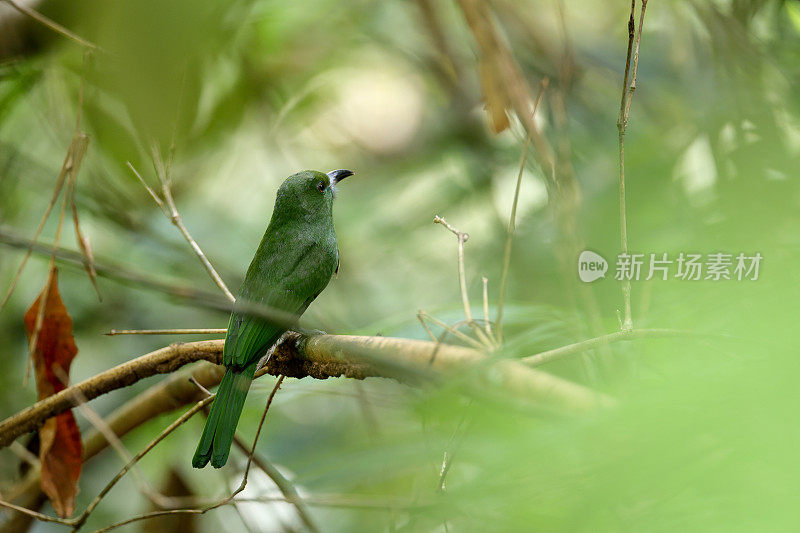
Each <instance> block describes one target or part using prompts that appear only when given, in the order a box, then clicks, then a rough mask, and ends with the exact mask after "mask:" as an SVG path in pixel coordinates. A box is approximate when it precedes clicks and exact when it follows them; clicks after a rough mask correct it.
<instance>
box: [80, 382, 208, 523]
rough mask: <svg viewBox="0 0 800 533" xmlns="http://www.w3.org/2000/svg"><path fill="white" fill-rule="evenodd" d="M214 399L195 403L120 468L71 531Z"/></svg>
mask: <svg viewBox="0 0 800 533" xmlns="http://www.w3.org/2000/svg"><path fill="white" fill-rule="evenodd" d="M213 399H214V397H213V396H209V397H207V398H204V399H202V400H200V401H199V402H197V403H196V404H195V405H194V407H192V408H191V409H189V410H188V411H186V412H185V413H184V414H183V415H181V416H180V417H179V418H178V419H177V420H175V421H174V422H173V423H172V424H170V425H169V426H167V427H166V429H164V430H163V431H162V432H161V433H159V434H158V436H157V437H156V438H155V439H153V440H152V441H150V443H148V445H147V446H145V447H144V448H142V449H141V450H140V451H139V452H138V453H137V454H136V455H135V456H134V457H133V458H132V459H131V460H130V461H128V463H127V464H126V465H125V466H123V467H122V469H121V470H120V471H119V472H117V475H116V476H114V477H113V478H112V479H111V481H109V482H108V484H107V485H106V486H105V487H103V490H101V491H100V492H99V493H98V494H97V496H95V498H94V500H92V501H91V503H89V505H88V506H87V507H86V509H85V510H84V511H83V513H81V514H80V515H79V516H78V517H76V518H75V519H74V520H72V521H71V525H72V526H73V530H78V529H79V528H80V527H81V526H82V525H83V524H84V523H85V522H86V519H87V518H89V515H90V514H91V513H92V511H94V509H95V508H96V507H97V505H98V504H99V503H100V501H101V500H102V499H103V498H104V497H105V495H106V494H108V492H109V491H110V490H111V489H112V488H113V487H114V485H116V484H117V482H118V481H119V480H120V479H122V477H123V476H124V475H125V474H126V473H127V472H128V471H129V470H130V469H131V468H133V466H134V465H135V464H136V463H137V462H138V461H139V459H141V458H142V457H144V456H145V455H146V454H147V453H148V452H149V451H150V450H152V449H153V448H155V446H156V445H157V444H158V443H159V442H161V441H162V440H164V438H166V437H167V435H169V434H170V433H172V432H173V431H175V430H176V429H177V428H178V427H180V426H181V425H182V424H183V423H185V422H186V421H187V420H189V419H190V418H191V417H192V416H194V415H195V414H196V413H197V412H198V411H200V410H201V409H202V408H203V407H204V406H206V405H207V404H209V403H211V401H212V400H213Z"/></svg>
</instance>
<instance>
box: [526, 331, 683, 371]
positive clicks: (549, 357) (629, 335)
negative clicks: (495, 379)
mask: <svg viewBox="0 0 800 533" xmlns="http://www.w3.org/2000/svg"><path fill="white" fill-rule="evenodd" d="M686 335H697V333H693V332H691V331H682V330H678V329H666V328H665V329H658V328H656V329H630V330H622V331H615V332H614V333H609V334H607V335H601V336H600V337H595V338H593V339H586V340H584V341H580V342H576V343H574V344H568V345H566V346H561V347H558V348H554V349H552V350H546V351H544V352H540V353H537V354H535V355H529V356H527V357H523V358H522V359H520V360H521V361H522V362H523V363H526V364H528V365H530V366H539V365H543V364H545V363H549V362H551V361H554V360H556V359H560V358H562V357H565V356H567V355H572V354H576V353H580V352H584V351H586V350H591V349H592V348H595V347H597V346H600V345H603V344H610V343H613V342H618V341H623V340H630V339H641V338H644V337H651V338H652V337H680V336H686Z"/></svg>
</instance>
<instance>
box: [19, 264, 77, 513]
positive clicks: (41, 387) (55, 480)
mask: <svg viewBox="0 0 800 533" xmlns="http://www.w3.org/2000/svg"><path fill="white" fill-rule="evenodd" d="M48 287H49V289H48V290H47V295H46V297H45V298H44V302H45V303H44V312H43V315H42V321H41V327H40V329H39V332H38V335H37V334H36V322H37V317H38V315H39V306H40V305H41V301H42V300H43V296H44V291H42V294H40V295H39V297H38V298H37V299H36V301H35V302H33V304H32V305H31V307H30V308H29V309H28V311H27V312H26V313H25V330H26V331H27V332H28V339H29V340H30V339H31V338H34V337H35V339H36V346H35V347H34V352H33V359H34V367H35V369H36V388H37V390H38V392H39V399H40V400H41V399H42V398H46V397H47V396H50V395H52V394H55V393H57V392H59V391H61V390H63V389H65V388H66V387H67V383H65V382H64V381H63V380H62V379H61V378H64V380H66V379H67V376H68V375H69V367H70V364H71V363H72V360H73V359H74V358H75V355H76V354H77V353H78V348H77V346H75V339H74V337H73V336H72V319H71V318H70V316H69V313H68V312H67V308H66V307H65V306H64V302H62V301H61V295H60V294H59V292H58V270H57V269H55V268H53V269H51V271H50V279H49V280H48V282H47V283H46V284H45V288H48ZM39 441H40V447H39V460H40V461H41V463H42V491H43V492H44V493H45V494H47V497H48V498H49V499H50V503H51V504H52V505H53V509H55V511H56V513H58V515H59V516H60V517H62V518H64V517H68V516H71V515H72V513H73V512H74V511H75V496H76V495H77V493H78V478H79V477H80V475H81V466H82V461H81V455H82V446H81V435H80V431H79V430H78V425H77V423H76V422H75V417H74V416H73V414H72V411H65V412H63V413H61V414H59V415H57V416H55V417H52V418H50V419H48V420H47V421H46V422H45V423H44V425H43V426H42V427H41V428H40V429H39Z"/></svg>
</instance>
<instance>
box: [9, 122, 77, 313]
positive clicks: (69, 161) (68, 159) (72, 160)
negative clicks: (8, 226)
mask: <svg viewBox="0 0 800 533" xmlns="http://www.w3.org/2000/svg"><path fill="white" fill-rule="evenodd" d="M86 141H87V138H86V137H85V136H78V135H76V136H75V137H73V139H72V142H71V143H70V146H69V149H68V150H67V155H66V156H65V157H64V163H63V164H62V165H61V170H60V171H59V172H58V178H57V179H56V184H55V187H53V194H52V196H51V197H50V203H48V204H47V209H45V211H44V215H42V219H41V220H40V221H39V226H38V227H37V228H36V231H35V232H34V234H33V239H31V241H30V243H29V244H28V249H27V251H26V252H25V256H24V257H23V258H22V263H21V264H20V265H19V268H18V269H17V272H16V274H15V275H14V279H13V280H12V282H11V286H10V287H9V288H8V291H7V292H6V295H5V297H4V298H3V302H2V303H0V311H2V310H3V308H4V307H5V306H6V304H7V303H8V300H9V298H11V294H12V293H13V292H14V289H15V288H16V286H17V283H18V282H19V278H20V276H22V271H23V270H24V269H25V265H26V264H27V262H28V259H29V258H30V256H31V253H32V252H33V250H34V247H35V245H36V241H37V239H38V238H39V235H40V234H41V233H42V229H44V225H45V223H46V222H47V219H48V218H49V217H50V213H51V212H52V210H53V206H55V204H56V200H57V199H58V195H59V194H60V193H61V189H62V188H63V187H64V184H65V183H66V182H67V177H68V176H70V175H71V173H72V170H73V168H74V167H75V165H76V162H77V164H78V165H80V160H82V159H83V154H84V153H85V152H86V148H85V145H84V146H83V147H82V148H81V145H82V143H85V142H86ZM77 155H80V159H76V156H77ZM52 248H53V249H57V248H58V246H57V243H53V246H52Z"/></svg>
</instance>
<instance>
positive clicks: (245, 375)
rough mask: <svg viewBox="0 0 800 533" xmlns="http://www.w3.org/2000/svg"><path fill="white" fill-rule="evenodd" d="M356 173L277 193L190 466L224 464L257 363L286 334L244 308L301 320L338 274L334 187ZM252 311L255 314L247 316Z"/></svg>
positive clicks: (298, 181)
mask: <svg viewBox="0 0 800 533" xmlns="http://www.w3.org/2000/svg"><path fill="white" fill-rule="evenodd" d="M352 175H353V173H352V172H351V171H349V170H333V171H331V172H328V173H327V174H323V173H322V172H317V171H313V170H306V171H303V172H299V173H297V174H294V175H292V176H289V177H288V178H286V181H284V182H283V184H282V185H281V186H280V188H279V189H278V194H277V198H276V199H275V209H274V210H273V212H272V219H271V220H270V222H269V226H267V231H266V232H265V233H264V237H263V238H262V239H261V244H260V245H259V246H258V250H256V255H255V257H253V261H252V262H251V263H250V267H249V268H248V269H247V275H246V276H245V279H244V283H243V284H242V288H241V290H240V291H239V297H238V299H237V301H236V304H234V308H233V313H232V314H231V319H230V322H229V323H228V333H227V335H226V337H225V348H224V350H223V359H222V361H223V364H224V365H225V376H224V377H223V378H222V381H221V382H220V385H219V388H218V389H217V395H216V397H215V398H214V401H213V403H212V404H211V412H210V413H209V415H208V419H207V420H206V426H205V428H204V429H203V435H202V437H200V443H199V444H198V445H197V451H196V452H195V454H194V457H193V458H192V466H194V467H195V468H203V467H204V466H205V465H207V464H208V462H209V461H211V465H212V466H214V468H220V467H221V466H223V465H224V464H225V463H226V462H227V461H228V454H229V453H230V449H231V443H232V442H233V435H234V432H235V431H236V425H237V424H238V422H239V416H240V415H241V414H242V408H243V407H244V399H245V397H246V396H247V391H248V389H249V388H250V382H251V381H252V380H253V376H254V374H255V371H256V366H257V365H258V362H259V360H260V359H261V358H262V356H264V354H265V353H266V352H267V350H269V349H270V348H271V347H272V345H273V344H275V343H276V342H277V341H278V339H280V337H281V336H282V335H283V333H284V332H285V331H286V327H285V326H286V324H285V323H284V325H280V324H276V323H274V322H272V321H270V320H267V319H265V318H263V316H255V315H254V314H248V313H246V312H245V311H246V308H247V307H248V306H264V307H265V308H270V309H275V310H278V311H283V312H285V313H287V314H288V315H289V316H294V317H299V316H300V315H302V314H303V312H304V311H305V310H306V308H307V307H308V306H309V304H310V303H311V302H313V301H314V298H316V297H317V296H319V294H320V293H321V292H322V291H323V289H325V287H326V286H327V285H328V282H329V281H330V280H331V277H332V276H333V274H334V273H336V272H337V271H338V269H339V249H338V247H337V245H336V233H335V232H334V230H333V199H334V197H335V188H334V187H335V185H336V184H337V183H338V182H340V181H342V180H343V179H344V178H346V177H348V176H352ZM250 311H253V309H252V308H251V309H250Z"/></svg>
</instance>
